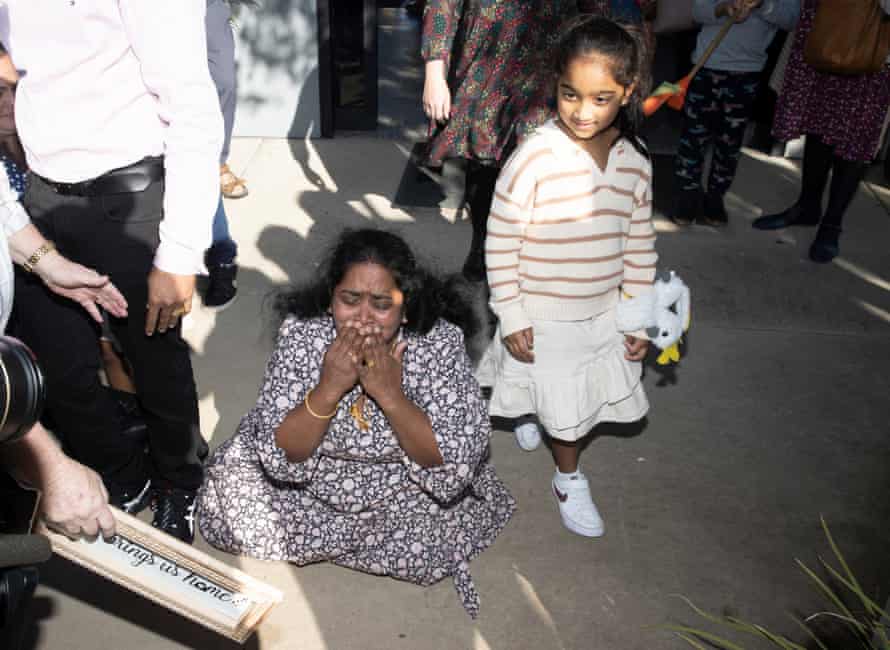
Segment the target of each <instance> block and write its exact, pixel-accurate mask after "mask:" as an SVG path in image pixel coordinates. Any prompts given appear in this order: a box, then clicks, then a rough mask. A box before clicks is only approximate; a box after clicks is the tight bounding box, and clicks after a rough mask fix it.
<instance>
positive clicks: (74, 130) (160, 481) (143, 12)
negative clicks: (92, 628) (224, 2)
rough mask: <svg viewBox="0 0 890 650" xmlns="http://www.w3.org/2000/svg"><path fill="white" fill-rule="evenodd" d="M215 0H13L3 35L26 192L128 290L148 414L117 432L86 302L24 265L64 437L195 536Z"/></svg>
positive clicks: (22, 304)
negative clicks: (197, 356) (197, 309)
mask: <svg viewBox="0 0 890 650" xmlns="http://www.w3.org/2000/svg"><path fill="white" fill-rule="evenodd" d="M204 12H205V0H153V1H152V2H142V1H140V0H91V1H90V2H85V1H82V0H65V1H59V0H5V1H4V2H0V40H2V42H3V45H4V46H5V47H6V49H7V50H8V51H9V53H10V55H11V57H12V59H13V61H14V62H15V64H16V66H17V67H18V68H19V69H20V70H21V71H22V78H21V81H20V82H19V84H18V91H17V99H16V120H17V125H18V131H19V136H20V138H21V140H22V143H23V145H24V148H25V152H26V156H27V160H28V164H29V166H30V168H31V171H32V176H31V179H30V183H29V186H28V189H27V190H26V192H25V194H24V196H23V197H22V201H23V203H24V205H25V207H26V209H27V210H28V212H29V213H30V215H31V218H32V220H33V222H34V224H35V225H36V226H37V227H38V228H39V229H40V230H41V231H42V232H43V234H44V236H45V237H47V238H48V239H50V240H52V241H54V242H55V245H56V246H57V247H58V249H59V250H60V251H61V252H62V253H63V254H65V255H66V256H68V257H69V258H71V259H72V260H75V261H77V262H80V263H81V264H84V265H87V266H90V267H92V268H95V269H96V270H98V271H99V272H100V273H103V274H105V275H108V276H109V277H110V278H111V280H112V282H114V284H115V285H116V286H117V287H118V288H119V289H120V290H121V292H122V293H123V294H124V296H125V297H126V299H127V301H128V303H129V305H130V309H129V316H128V317H127V318H124V319H117V318H113V319H111V326H112V329H113V331H114V334H115V336H116V337H117V338H118V340H119V341H120V343H121V345H122V347H123V350H124V353H125V354H126V356H127V358H128V359H129V361H130V363H131V365H132V367H133V371H134V375H135V383H136V387H137V390H138V395H139V399H140V402H141V404H142V407H143V410H144V412H145V417H146V423H147V425H148V429H149V444H148V449H147V453H146V450H145V449H143V448H141V447H139V446H138V445H136V443H135V442H134V441H132V440H129V439H127V438H126V437H124V436H122V435H121V431H120V427H119V425H118V422H117V418H116V416H115V413H116V412H115V404H114V401H113V399H112V398H111V397H110V396H109V395H108V393H107V392H106V391H104V390H102V388H101V386H100V384H99V380H98V377H97V370H98V368H99V349H98V345H97V334H96V331H95V329H94V327H93V325H92V324H91V323H90V321H89V320H88V319H87V318H86V317H85V316H84V314H83V313H82V310H79V309H77V308H76V307H73V306H69V305H66V304H63V303H62V302H60V301H59V300H57V299H55V298H54V297H53V296H52V295H51V294H50V293H49V292H48V291H47V290H46V289H45V287H44V286H43V284H42V283H41V282H39V281H36V280H35V279H34V278H33V276H29V275H28V274H26V273H20V274H19V275H18V276H17V278H16V300H17V303H16V308H15V320H16V329H15V331H16V332H17V333H18V335H19V336H20V337H21V338H22V339H24V340H25V341H26V342H27V343H28V345H30V346H31V348H32V349H33V350H34V352H35V353H36V355H37V356H38V358H39V359H40V361H41V364H42V365H43V367H44V371H45V373H46V377H47V384H48V410H49V413H50V415H51V417H52V420H53V422H54V423H55V425H56V427H57V429H58V431H59V433H60V434H62V436H63V438H64V442H65V445H66V448H67V449H68V450H69V451H70V452H71V453H72V455H73V456H74V457H75V458H77V459H78V460H80V461H81V462H83V463H84V464H86V465H89V466H90V467H93V468H94V469H95V470H97V471H98V472H99V473H100V475H101V476H102V478H103V480H104V481H105V483H106V485H107V486H108V488H109V492H110V497H111V502H112V503H113V504H114V505H117V506H118V507H121V508H123V509H125V510H127V511H129V512H137V511H139V510H141V509H143V508H145V507H146V505H148V503H149V502H150V501H151V502H153V503H152V505H153V509H154V510H155V516H154V522H153V523H154V525H155V526H157V527H159V528H161V529H163V530H165V531H167V532H168V533H170V534H172V535H175V536H176V537H178V538H179V539H182V540H184V541H187V542H191V541H192V539H193V536H194V533H193V526H192V509H193V502H194V494H195V491H196V490H197V488H198V487H199V486H200V484H201V481H202V478H203V470H202V460H201V459H202V457H203V456H204V455H206V443H205V442H204V440H203V438H202V437H201V433H200V429H199V424H198V406H197V396H196V390H195V383H194V377H193V375H192V368H191V361H190V358H189V348H188V346H187V344H186V343H185V341H183V339H182V336H181V331H180V319H181V318H182V316H184V315H185V314H186V313H188V311H189V309H190V308H191V302H192V294H193V292H194V285H195V274H196V273H198V272H200V271H202V269H203V262H202V260H203V255H204V251H205V250H206V249H207V247H208V246H209V244H210V239H211V221H212V218H213V215H214V212H215V210H216V206H217V200H218V197H219V168H218V161H219V155H220V148H221V142H222V116H221V114H220V109H219V103H218V101H217V97H216V91H215V89H214V86H213V83H212V82H211V79H210V75H209V72H208V69H207V51H206V33H205V28H204Z"/></svg>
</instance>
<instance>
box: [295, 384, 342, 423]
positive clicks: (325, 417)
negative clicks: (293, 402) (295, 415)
mask: <svg viewBox="0 0 890 650" xmlns="http://www.w3.org/2000/svg"><path fill="white" fill-rule="evenodd" d="M313 390H315V389H314V388H311V389H310V390H309V392H308V393H306V397H304V398H303V406H305V407H306V410H307V411H309V415H311V416H312V417H314V418H316V419H318V420H330V419H331V418H332V417H334V416H335V415H337V409H336V408H335V409H334V411H333V412H332V413H331V414H330V415H321V414H319V413H316V412H315V411H313V410H312V407H311V406H309V396H310V395H311V394H312V391H313Z"/></svg>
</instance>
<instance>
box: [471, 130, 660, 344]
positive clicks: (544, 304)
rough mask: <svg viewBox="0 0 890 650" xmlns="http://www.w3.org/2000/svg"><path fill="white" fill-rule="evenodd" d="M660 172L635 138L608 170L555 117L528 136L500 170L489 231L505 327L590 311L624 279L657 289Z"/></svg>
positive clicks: (491, 270) (606, 304) (599, 309)
mask: <svg viewBox="0 0 890 650" xmlns="http://www.w3.org/2000/svg"><path fill="white" fill-rule="evenodd" d="M651 177H652V167H651V164H650V163H649V160H648V159H647V158H646V157H645V156H643V155H642V154H640V153H639V152H638V151H637V150H636V149H634V147H633V146H632V145H631V144H630V143H629V142H627V141H626V140H619V141H618V142H616V143H615V145H614V146H613V147H612V150H611V152H610V154H609V160H608V164H607V165H606V170H605V172H603V171H602V170H600V168H599V167H598V165H597V164H596V163H595V162H594V160H593V158H592V157H591V156H590V155H589V154H588V153H587V152H586V151H584V150H583V149H581V148H580V147H579V146H578V145H576V144H575V143H574V142H573V141H572V140H570V139H569V137H568V136H567V135H566V134H565V133H563V131H562V130H561V129H560V128H559V126H558V125H557V124H556V123H555V122H553V121H552V120H551V121H549V122H547V123H546V124H544V125H542V126H541V127H539V128H538V129H537V131H536V132H535V133H534V134H533V135H532V136H530V137H529V138H528V139H526V140H525V141H524V142H523V143H522V144H521V145H520V146H519V148H518V149H517V150H516V151H515V152H514V153H513V155H512V156H511V157H510V158H509V160H508V161H507V164H506V166H505V167H504V169H503V170H502V171H501V174H500V176H499V177H498V181H497V186H496V188H495V197H494V201H493V202H492V206H491V212H490V214H489V217H488V237H487V239H486V241H485V261H486V265H487V267H488V284H489V286H490V287H491V303H492V309H494V311H495V313H496V314H497V315H498V317H499V318H500V321H501V334H502V335H503V336H506V335H507V334H511V333H513V332H516V331H519V330H521V329H525V328H526V327H530V326H531V320H530V319H538V320H557V321H570V320H583V319H587V318H591V317H593V316H596V315H598V314H601V313H603V312H605V311H607V310H609V309H611V308H612V307H613V306H614V305H615V304H616V303H617V302H618V298H619V295H620V291H621V290H622V289H623V290H624V291H625V292H626V293H627V294H629V295H632V296H634V295H639V294H640V293H644V292H646V291H648V290H649V288H650V287H651V286H652V284H653V281H654V278H655V264H656V262H657V260H658V255H657V253H656V252H655V229H654V227H653V225H652V185H651Z"/></svg>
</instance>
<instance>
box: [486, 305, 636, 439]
mask: <svg viewBox="0 0 890 650" xmlns="http://www.w3.org/2000/svg"><path fill="white" fill-rule="evenodd" d="M532 328H533V331H534V344H535V348H534V352H535V361H534V363H522V362H520V361H517V360H516V359H514V358H513V356H512V355H511V354H510V352H509V351H508V350H507V348H506V347H505V346H504V344H503V342H502V340H501V333H500V330H498V331H497V332H496V333H495V338H494V340H493V341H492V343H491V345H490V346H489V348H488V350H487V351H486V353H485V355H484V357H483V358H482V361H481V362H480V364H479V367H478V369H477V371H476V377H477V379H478V380H479V383H480V385H482V386H490V387H491V389H492V393H491V402H490V404H489V411H490V413H491V414H492V415H497V416H501V417H509V418H515V417H519V416H521V415H526V414H529V413H534V414H535V415H537V416H538V420H539V421H540V423H541V425H542V426H543V427H544V428H545V429H546V430H547V433H548V434H549V435H550V436H552V437H554V438H557V439H559V440H566V441H575V440H578V439H579V438H582V437H583V436H585V435H587V434H588V433H590V430H591V429H592V428H593V427H595V426H596V425H597V424H599V423H600V422H635V421H637V420H639V419H641V418H642V417H643V416H644V415H646V412H647V411H648V410H649V401H648V400H647V399H646V393H645V391H644V390H643V385H642V383H641V381H640V378H641V376H642V371H643V364H642V363H641V362H639V361H628V360H627V359H625V358H624V334H622V333H620V332H619V331H618V330H617V329H616V326H615V311H614V309H612V310H609V311H607V312H605V313H603V314H600V315H599V316H596V317H594V318H591V319H588V320H583V321H542V320H537V321H532Z"/></svg>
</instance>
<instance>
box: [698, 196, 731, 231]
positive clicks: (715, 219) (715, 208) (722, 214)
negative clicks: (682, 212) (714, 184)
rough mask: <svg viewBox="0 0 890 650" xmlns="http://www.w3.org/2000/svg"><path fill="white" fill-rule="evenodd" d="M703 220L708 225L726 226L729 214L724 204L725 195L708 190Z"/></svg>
mask: <svg viewBox="0 0 890 650" xmlns="http://www.w3.org/2000/svg"><path fill="white" fill-rule="evenodd" d="M702 221H704V223H705V225H708V226H717V227H720V226H725V225H726V224H728V223H729V215H728V214H726V206H725V205H723V195H722V194H717V193H716V192H714V193H712V192H706V193H705V200H704V208H703V210H702Z"/></svg>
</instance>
